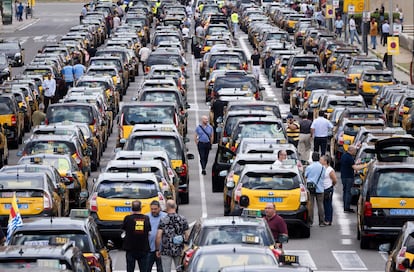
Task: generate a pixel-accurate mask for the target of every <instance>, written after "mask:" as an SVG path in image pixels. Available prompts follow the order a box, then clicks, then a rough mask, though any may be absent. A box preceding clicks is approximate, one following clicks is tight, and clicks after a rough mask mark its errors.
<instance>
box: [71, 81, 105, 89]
mask: <svg viewBox="0 0 414 272" xmlns="http://www.w3.org/2000/svg"><path fill="white" fill-rule="evenodd" d="M76 87H87V88H98V87H103V88H105V89H108V88H109V84H108V83H107V82H105V81H78V83H77V84H76Z"/></svg>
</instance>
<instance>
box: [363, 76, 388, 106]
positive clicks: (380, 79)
mask: <svg viewBox="0 0 414 272" xmlns="http://www.w3.org/2000/svg"><path fill="white" fill-rule="evenodd" d="M393 84H395V82H394V78H393V76H392V72H391V71H384V70H367V71H363V72H362V73H361V79H360V80H358V84H357V91H358V92H359V93H360V94H361V95H362V96H363V97H364V99H365V101H367V102H370V103H371V101H372V98H373V97H374V96H375V95H376V93H377V92H378V90H379V89H380V87H381V86H382V85H393Z"/></svg>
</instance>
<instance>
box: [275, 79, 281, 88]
mask: <svg viewBox="0 0 414 272" xmlns="http://www.w3.org/2000/svg"><path fill="white" fill-rule="evenodd" d="M276 87H278V88H280V87H282V85H280V81H279V80H277V79H276Z"/></svg>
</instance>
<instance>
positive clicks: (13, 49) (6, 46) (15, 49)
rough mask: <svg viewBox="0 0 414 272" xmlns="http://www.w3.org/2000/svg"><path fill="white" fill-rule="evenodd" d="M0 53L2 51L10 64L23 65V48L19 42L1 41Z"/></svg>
mask: <svg viewBox="0 0 414 272" xmlns="http://www.w3.org/2000/svg"><path fill="white" fill-rule="evenodd" d="M0 53H4V54H5V55H6V56H7V59H8V60H9V63H10V64H11V65H12V66H23V65H24V49H23V48H22V45H21V44H20V42H18V41H16V42H5V41H3V42H1V41H0Z"/></svg>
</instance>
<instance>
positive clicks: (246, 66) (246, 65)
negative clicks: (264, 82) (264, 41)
mask: <svg viewBox="0 0 414 272" xmlns="http://www.w3.org/2000/svg"><path fill="white" fill-rule="evenodd" d="M243 70H245V71H247V70H249V65H248V64H247V63H245V64H243Z"/></svg>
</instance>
